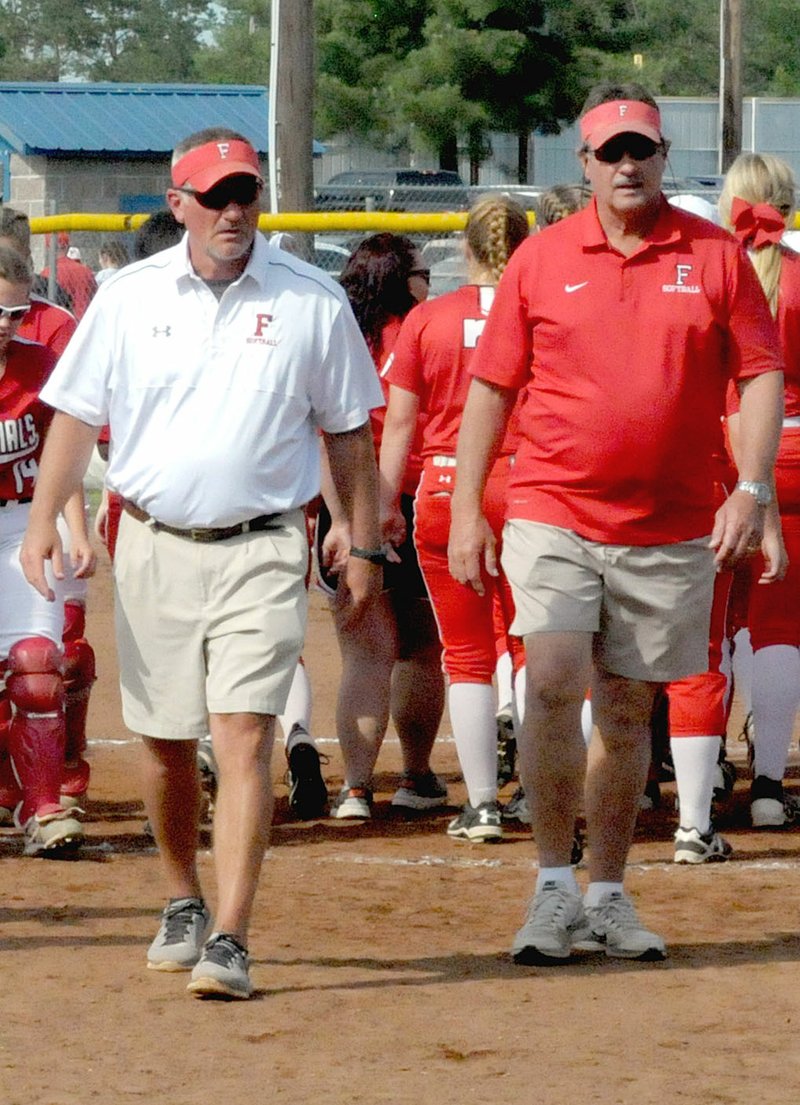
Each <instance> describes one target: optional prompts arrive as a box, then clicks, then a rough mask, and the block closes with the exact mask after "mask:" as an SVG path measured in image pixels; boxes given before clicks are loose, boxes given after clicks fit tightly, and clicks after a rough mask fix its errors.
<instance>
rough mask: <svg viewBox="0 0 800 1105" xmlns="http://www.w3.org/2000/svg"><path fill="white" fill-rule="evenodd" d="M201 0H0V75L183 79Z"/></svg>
mask: <svg viewBox="0 0 800 1105" xmlns="http://www.w3.org/2000/svg"><path fill="white" fill-rule="evenodd" d="M209 11H210V8H209V4H208V0H90V2H89V3H88V4H87V3H80V2H79V0H0V13H1V14H2V20H3V21H2V27H3V39H4V40H5V43H6V45H7V50H6V52H5V54H4V55H3V56H2V58H0V78H2V79H3V80H51V81H58V80H70V79H72V80H116V81H189V80H194V79H196V77H195V69H194V57H195V54H196V52H197V48H198V40H199V37H200V34H201V32H202V31H203V30H204V29H205V28H206V27H207V26H208V25H209V19H210V18H211V17H210V16H209Z"/></svg>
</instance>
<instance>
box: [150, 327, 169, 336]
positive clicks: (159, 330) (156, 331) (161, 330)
mask: <svg viewBox="0 0 800 1105" xmlns="http://www.w3.org/2000/svg"><path fill="white" fill-rule="evenodd" d="M159 335H163V337H165V338H169V337H171V335H172V327H171V326H154V327H153V337H154V338H157V337H159Z"/></svg>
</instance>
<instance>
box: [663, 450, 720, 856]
mask: <svg viewBox="0 0 800 1105" xmlns="http://www.w3.org/2000/svg"><path fill="white" fill-rule="evenodd" d="M715 460H716V463H717V469H718V473H717V480H716V486H717V501H718V503H720V504H721V503H722V502H723V501H724V500H725V498H726V496H727V495H728V494H730V491H731V489H732V488H733V487H734V486H735V485H736V471H735V469H732V468H731V466H730V465H729V464H728V462H727V457H725V456H724V455H723V454H722V453H719V454H717V456H716V457H715ZM732 584H733V572H731V571H723V572H718V573H717V576H716V578H715V580H714V598H713V602H712V605H711V625H710V629H709V643H708V670H707V671H705V672H701V673H699V674H697V675H690V676H687V677H686V678H685V679H678V680H675V681H674V682H672V683H670V684H668V686H667V695H668V698H669V736H670V751H671V753H672V762H673V765H674V768H675V785H676V789H677V792H678V809H679V824H678V829H677V831H676V833H675V852H674V860H675V862H676V863H690V864H698V863H705V862H707V861H709V860H712V861H713V860H724V859H727V858H728V856H729V855H730V854H731V846H730V844H729V843H728V842H727V840H725V839H724V838H723V837H722V836H720V834H719V833H718V832H717V831H716V830H715V828H714V825H713V824H712V819H711V805H712V800H713V796H714V791H715V789H716V784H717V782H718V778H719V774H720V770H721V768H720V762H721V755H720V753H721V749H722V748H723V747H724V744H723V742H724V736H725V730H726V728H727V723H728V714H729V712H730V699H731V695H730V685H729V679H728V675H727V674H726V672H725V671H724V670H723V669H724V668H725V666H726V649H727V645H726V640H725V638H726V628H727V618H728V604H729V598H730V593H731V586H732ZM723 782H724V779H723Z"/></svg>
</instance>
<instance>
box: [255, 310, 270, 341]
mask: <svg viewBox="0 0 800 1105" xmlns="http://www.w3.org/2000/svg"><path fill="white" fill-rule="evenodd" d="M271 322H272V315H256V328H255V330H254V331H253V337H254V338H262V337H263V336H264V331H265V330H266V328H267V327H268V326H269V324H270V323H271Z"/></svg>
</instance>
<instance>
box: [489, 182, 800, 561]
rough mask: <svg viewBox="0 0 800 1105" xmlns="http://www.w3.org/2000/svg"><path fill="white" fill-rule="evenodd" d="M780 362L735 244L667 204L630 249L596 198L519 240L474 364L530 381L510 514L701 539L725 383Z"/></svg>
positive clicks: (504, 381)
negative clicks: (621, 248) (614, 235)
mask: <svg viewBox="0 0 800 1105" xmlns="http://www.w3.org/2000/svg"><path fill="white" fill-rule="evenodd" d="M782 367H783V366H782V362H781V357H780V350H779V345H778V335H777V330H776V327H775V324H774V322H773V320H772V318H771V317H770V314H769V309H768V307H767V303H766V300H765V298H764V295H763V292H762V291H761V287H760V285H759V283H758V280H757V278H756V275H755V272H754V270H753V266H752V265H751V264H750V262H749V261H748V260H747V257H746V255H745V253H744V251H743V250H742V249H741V247H740V246H739V244H738V243H737V242H736V241H735V240H734V239H733V238H732V237H731V235H729V234H728V233H727V232H726V231H724V230H722V229H720V228H719V227H716V226H714V225H713V224H712V223H710V222H707V221H706V220H704V219H700V218H697V217H696V216H694V215H689V214H688V213H686V212H684V211H679V210H677V209H675V208H672V207H670V206H669V204H667V203H666V201H665V200H662V207H661V211H660V214H659V218H658V221H657V222H656V225H655V226H654V228H653V230H652V232H651V235H650V237H649V239H648V240H647V241H646V242H644V243H642V245H641V247H640V248H639V249H638V250H637V251H636V252H635V253H634V254H633V255H632V256H631V257H624V256H623V255H622V254H620V253H618V252H617V251H616V250H615V249H613V248H612V247H611V246H610V245H609V243H608V241H607V239H606V236H605V233H604V231H603V228H602V226H601V225H600V221H599V219H598V216H597V210H596V206H595V203H594V202H593V203H592V204H590V205H589V206H588V207H587V208H585V209H584V210H583V211H581V212H579V213H578V214H576V215H574V216H573V217H571V218H569V219H564V220H562V221H561V222H559V223H556V224H555V225H554V226H551V227H548V228H546V229H545V230H544V231H542V233H541V234H537V235H535V236H534V237H532V238H529V239H528V240H527V241H526V242H524V243H523V244H522V245H521V246H520V247H519V249H518V250H517V251H516V252H515V254H514V256H513V257H512V258H511V260H510V262H509V264H508V267H507V269H506V271H505V273H504V275H503V278H502V280H501V282H500V285H499V287H498V291H497V295H496V297H495V303H494V306H493V308H492V312H491V314H490V317H489V320H488V322H487V324H486V328H485V330H484V333H483V336H482V338H481V343H480V346H479V347H478V351H477V354H476V356H475V358H474V359H473V361H472V363H471V365H470V372H471V373H472V374H473V375H474V376H477V377H479V378H481V379H484V380H486V381H487V382H489V383H492V384H496V385H498V386H500V387H505V388H516V389H524V394H525V401H524V403H523V405H522V408H521V410H520V412H519V424H520V429H521V433H522V438H521V441H520V445H519V448H518V450H517V459H516V464H515V466H514V470H513V472H512V475H511V479H510V486H509V499H508V502H509V506H508V516H509V517H513V518H523V519H528V520H530V521H538V522H544V523H547V524H550V525H555V526H560V527H562V528H565V529H569V530H573V531H574V532H576V533H579V534H581V535H582V536H584V537H586V538H588V539H589V540H594V541H602V542H606V543H609V544H623V545H655V544H668V543H671V542H676V541H684V540H691V539H693V538H698V537H703V536H705V535H706V534H708V533H710V532H711V529H712V525H713V516H714V471H715V470H714V465H713V461H712V457H713V453H714V450H715V448H718V446H719V424H720V416H721V415H722V413H723V411H724V397H725V387H726V384H727V381H728V379H729V378H730V379H744V378H747V377H750V376H755V375H758V374H760V373H763V372H771V371H780V370H781V369H782Z"/></svg>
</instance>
